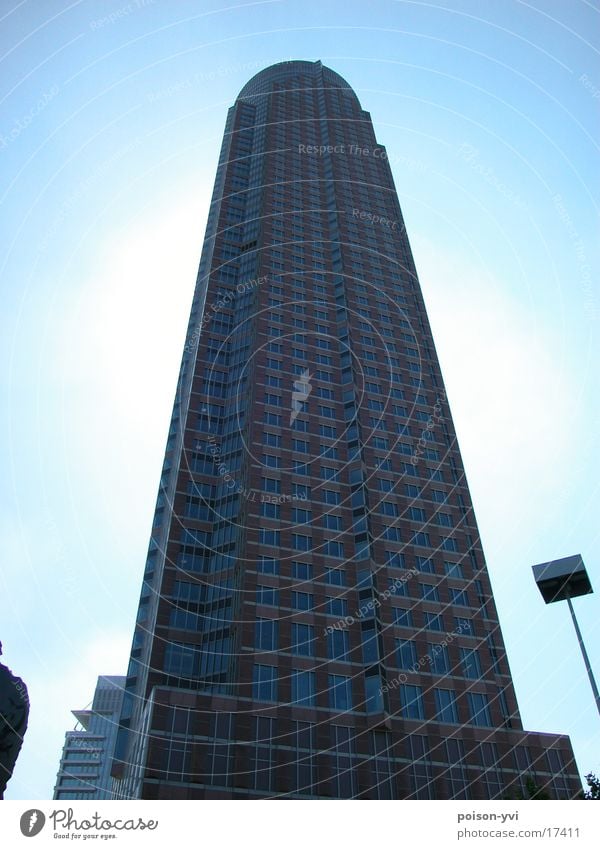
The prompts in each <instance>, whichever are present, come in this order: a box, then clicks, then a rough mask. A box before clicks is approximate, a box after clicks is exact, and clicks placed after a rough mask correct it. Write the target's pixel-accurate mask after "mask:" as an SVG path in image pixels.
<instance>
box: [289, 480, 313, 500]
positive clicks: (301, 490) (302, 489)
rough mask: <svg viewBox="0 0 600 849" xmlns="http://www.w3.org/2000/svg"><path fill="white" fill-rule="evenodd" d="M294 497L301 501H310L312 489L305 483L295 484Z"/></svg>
mask: <svg viewBox="0 0 600 849" xmlns="http://www.w3.org/2000/svg"><path fill="white" fill-rule="evenodd" d="M292 495H293V496H294V498H299V499H300V500H301V501H310V487H309V486H307V484H305V483H293V484H292Z"/></svg>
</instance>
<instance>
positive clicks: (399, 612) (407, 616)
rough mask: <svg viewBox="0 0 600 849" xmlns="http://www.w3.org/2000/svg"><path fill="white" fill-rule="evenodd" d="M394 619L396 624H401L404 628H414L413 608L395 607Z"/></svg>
mask: <svg viewBox="0 0 600 849" xmlns="http://www.w3.org/2000/svg"><path fill="white" fill-rule="evenodd" d="M394 619H395V622H396V625H400V627H402V628H412V627H413V615H412V610H411V609H410V608H404V607H395V608H394Z"/></svg>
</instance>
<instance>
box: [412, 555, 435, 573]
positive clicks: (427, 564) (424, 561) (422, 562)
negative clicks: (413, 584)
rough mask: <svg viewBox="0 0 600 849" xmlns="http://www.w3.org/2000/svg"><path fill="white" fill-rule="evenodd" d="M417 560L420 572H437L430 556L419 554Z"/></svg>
mask: <svg viewBox="0 0 600 849" xmlns="http://www.w3.org/2000/svg"><path fill="white" fill-rule="evenodd" d="M415 560H416V561H417V569H418V570H419V572H427V573H429V574H430V575H433V574H435V566H434V564H433V562H432V561H431V560H430V559H429V557H420V556H419V555H417V557H416V558H415Z"/></svg>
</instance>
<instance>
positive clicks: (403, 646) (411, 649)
mask: <svg viewBox="0 0 600 849" xmlns="http://www.w3.org/2000/svg"><path fill="white" fill-rule="evenodd" d="M396 651H397V663H398V666H399V667H400V669H410V668H411V667H412V666H417V644H416V642H415V641H414V640H396Z"/></svg>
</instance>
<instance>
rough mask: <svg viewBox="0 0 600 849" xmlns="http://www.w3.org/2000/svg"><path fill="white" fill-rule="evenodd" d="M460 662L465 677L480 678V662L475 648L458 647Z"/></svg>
mask: <svg viewBox="0 0 600 849" xmlns="http://www.w3.org/2000/svg"><path fill="white" fill-rule="evenodd" d="M460 663H461V667H462V674H463V675H464V676H465V678H481V663H480V660H479V654H478V653H477V649H467V648H464V647H461V649H460Z"/></svg>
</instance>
